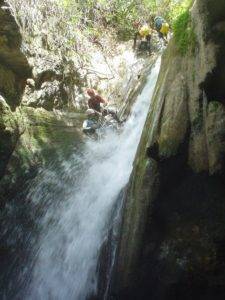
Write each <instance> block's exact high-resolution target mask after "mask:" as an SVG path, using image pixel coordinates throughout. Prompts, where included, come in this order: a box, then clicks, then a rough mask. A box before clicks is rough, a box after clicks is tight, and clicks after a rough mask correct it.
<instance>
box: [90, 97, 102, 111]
mask: <svg viewBox="0 0 225 300" xmlns="http://www.w3.org/2000/svg"><path fill="white" fill-rule="evenodd" d="M100 103H105V100H104V99H103V98H102V97H100V96H98V95H94V96H91V97H90V98H89V100H88V106H89V108H92V109H94V110H96V111H98V112H101V106H100Z"/></svg>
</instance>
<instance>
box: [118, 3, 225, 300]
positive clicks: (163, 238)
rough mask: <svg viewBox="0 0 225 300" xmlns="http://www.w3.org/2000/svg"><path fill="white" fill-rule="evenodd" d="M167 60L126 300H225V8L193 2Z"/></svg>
mask: <svg viewBox="0 0 225 300" xmlns="http://www.w3.org/2000/svg"><path fill="white" fill-rule="evenodd" d="M186 14H189V21H188V22H187V24H186V27H185V28H180V29H181V30H182V36H183V37H184V36H185V35H186V33H187V32H188V31H189V32H190V30H191V31H193V33H192V34H191V35H189V37H191V40H190V39H189V40H188V39H187V40H186V41H185V40H184V43H186V44H185V45H184V43H183V42H182V43H183V44H182V45H183V46H185V47H186V48H187V49H186V50H185V51H184V48H182V49H181V50H182V51H181V50H180V49H179V47H178V44H179V42H180V41H177V40H176V37H174V38H173V39H172V40H171V42H170V44H169V46H168V49H167V50H166V51H165V53H164V55H163V59H162V66H161V71H160V75H159V78H158V82H157V85H156V89H155V94H154V97H153V99H152V105H151V108H150V111H149V114H148V117H147V121H146V124H145V128H144V132H143V135H142V139H141V142H140V145H139V150H138V153H137V156H136V160H135V164H134V170H133V174H132V176H131V179H130V184H129V187H128V192H127V199H126V202H125V204H124V215H123V224H122V229H121V241H120V245H119V250H118V255H117V263H116V267H115V278H114V287H115V290H117V296H118V298H119V299H152V300H154V299H157V300H158V299H171V300H172V299H224V295H225V288H224V283H223V278H224V276H225V272H224V265H225V255H224V253H225V236H224V219H225V201H224V197H225V181H224V179H225V178H224V175H225V165H224V162H225V155H224V154H225V89H224V82H225V72H224V66H223V63H222V61H223V57H224V54H225V43H224V38H225V4H224V1H217V2H216V3H215V1H212V0H207V1H205V0H204V1H203V0H196V1H195V2H194V5H193V7H192V9H191V10H190V12H186Z"/></svg>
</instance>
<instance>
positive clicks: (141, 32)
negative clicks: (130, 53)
mask: <svg viewBox="0 0 225 300" xmlns="http://www.w3.org/2000/svg"><path fill="white" fill-rule="evenodd" d="M134 27H135V28H136V29H137V32H136V33H135V35H134V45H133V48H134V49H135V48H136V44H137V39H140V40H141V43H140V45H139V49H140V50H150V48H151V44H150V42H151V33H152V30H151V28H150V26H149V25H148V24H147V23H144V24H143V25H140V22H135V23H134Z"/></svg>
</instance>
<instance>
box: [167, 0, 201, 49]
mask: <svg viewBox="0 0 225 300" xmlns="http://www.w3.org/2000/svg"><path fill="white" fill-rule="evenodd" d="M191 4H192V1H188V2H187V1H186V4H185V5H183V6H181V7H180V12H179V14H177V17H176V18H174V22H173V32H174V38H175V42H176V45H177V48H178V50H179V52H180V53H181V54H182V55H185V54H186V53H187V51H188V50H190V51H192V52H193V51H194V49H195V46H196V35H195V31H194V26H193V24H192V20H191V15H190V11H189V7H190V5H191Z"/></svg>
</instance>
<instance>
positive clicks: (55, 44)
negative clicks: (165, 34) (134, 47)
mask: <svg viewBox="0 0 225 300" xmlns="http://www.w3.org/2000/svg"><path fill="white" fill-rule="evenodd" d="M7 2H8V4H9V6H10V9H11V12H12V13H13V15H14V17H15V18H16V20H17V23H18V24H19V26H20V28H21V31H22V32H23V33H25V35H26V36H27V37H28V38H32V36H36V35H37V32H39V33H40V35H42V36H43V40H45V39H47V40H48V41H49V44H50V48H51V50H53V51H56V52H59V53H60V54H61V55H63V51H68V49H70V51H75V52H77V53H78V52H80V53H85V52H86V51H83V50H84V49H82V45H83V44H85V41H87V39H88V40H89V41H90V42H94V43H96V44H97V43H98V41H99V38H101V37H102V36H105V37H106V38H107V36H109V35H111V34H112V33H113V34H114V36H117V37H118V38H119V39H120V40H128V39H131V38H133V36H134V32H135V30H136V29H135V27H134V23H135V22H136V21H138V22H143V21H147V22H149V23H150V24H151V26H154V17H155V16H156V15H160V16H162V17H164V18H165V19H166V20H167V21H168V22H169V23H170V24H171V25H172V27H173V29H174V32H175V37H176V41H177V43H178V48H179V49H180V51H181V52H182V53H185V51H186V48H187V45H188V44H189V42H190V40H192V41H193V40H194V35H193V31H192V30H191V29H190V28H189V23H190V17H189V16H188V13H187V12H186V11H187V9H188V7H189V6H190V5H191V3H192V2H193V1H192V0H180V1H178V0H161V1H160V0H110V1H109V0H38V1H36V0H27V1H24V0H7ZM79 50H80V51H79Z"/></svg>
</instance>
